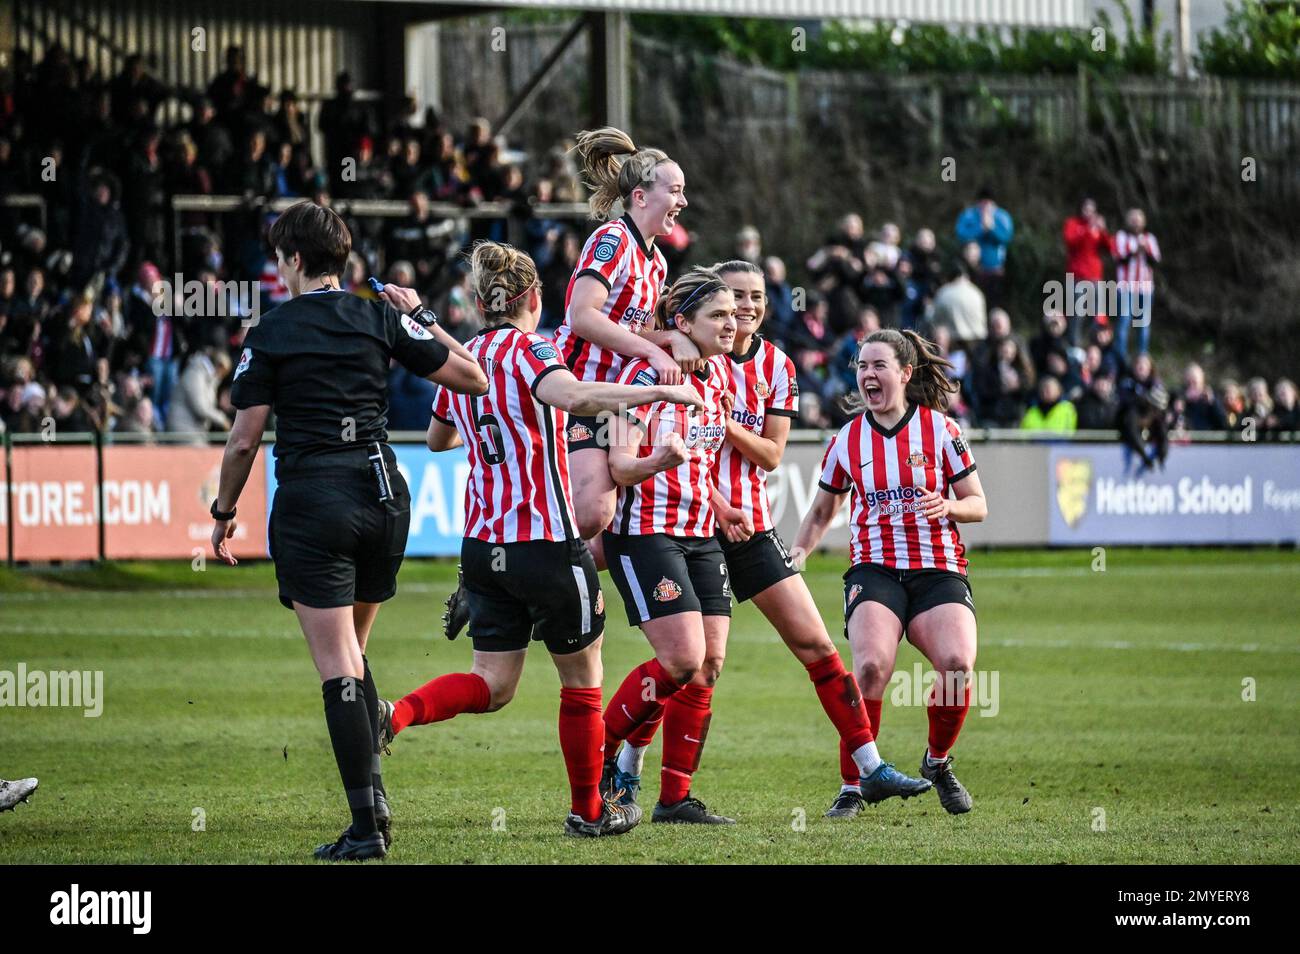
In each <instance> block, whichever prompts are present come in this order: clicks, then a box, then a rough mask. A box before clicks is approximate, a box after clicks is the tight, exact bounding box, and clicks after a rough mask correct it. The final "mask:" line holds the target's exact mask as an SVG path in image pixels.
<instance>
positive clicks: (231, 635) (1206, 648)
mask: <svg viewBox="0 0 1300 954" xmlns="http://www.w3.org/2000/svg"><path fill="white" fill-rule="evenodd" d="M393 635H395V634H389V638H392V636H393ZM611 635H614V637H615V638H616V639H617V638H623V637H625V636H629V635H630V636H631V637H632V638H636V636H637V634H635V633H632V634H626V633H623V634H611ZM0 636H43V637H44V636H56V637H57V636H124V637H134V636H148V637H153V638H160V639H167V638H176V637H179V638H181V639H266V638H278V639H301V638H302V637H301V634H300V633H299V632H298V631H297V629H296V628H294V627H285V628H283V629H193V628H177V629H161V628H155V629H141V628H125V627H113V628H104V627H99V626H89V627H84V628H77V629H72V628H68V627H61V626H22V625H19V626H0ZM401 638H402V639H404V640H405V639H420V638H426V634H420V633H414V634H409V635H404V636H402V637H401ZM427 638H430V639H431V638H432V637H427ZM730 638H731V641H732V642H742V643H779V642H781V638H780V637H779V636H778V635H777V634H776V633H775V632H772V631H770V630H769V631H765V632H763V633H762V634H761V635H757V634H745V635H741V634H736V633H733V634H732V635H731V637H730ZM979 645H980V646H981V647H986V648H987V647H996V648H998V649H1071V650H1073V649H1105V650H1112V651H1117V652H1143V651H1148V652H1178V653H1272V654H1278V655H1297V654H1300V646H1285V645H1276V646H1265V645H1261V644H1259V643H1188V642H1178V643H1140V642H1131V641H1128V640H1114V639H1101V640H1096V641H1089V640H1081V639H1016V638H1010V639H981V640H980V641H979Z"/></svg>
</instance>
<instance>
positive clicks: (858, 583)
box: [844, 563, 975, 636]
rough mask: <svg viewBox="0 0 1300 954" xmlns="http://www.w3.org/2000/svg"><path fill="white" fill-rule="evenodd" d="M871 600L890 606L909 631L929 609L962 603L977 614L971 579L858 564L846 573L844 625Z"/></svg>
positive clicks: (949, 572)
mask: <svg viewBox="0 0 1300 954" xmlns="http://www.w3.org/2000/svg"><path fill="white" fill-rule="evenodd" d="M867 601H871V602H873V603H880V604H882V605H884V606H885V607H887V608H888V609H889V610H891V611H892V612H893V614H894V615H895V616H897V617H898V621H899V622H900V623H902V624H903V629H904V630H906V629H907V626H908V624H909V623H911V622H912V620H913V619H914V618H915V617H917V616H919V615H920V614H921V613H924V612H925V611H926V610H928V609H934V607H936V606H942V605H943V604H944V603H960V604H962V605H963V606H965V607H966V608H967V609H969V610H970V611H971V613H974V612H975V599H974V597H973V596H972V595H971V588H970V580H968V579H967V578H966V576H965V574H962V573H957V572H955V571H953V570H935V569H919V570H897V569H893V568H892V567H886V566H879V565H877V564H875V563H855V564H853V566H851V567H849V570H848V572H847V573H845V574H844V626H845V635H846V636H847V635H848V623H849V617H850V616H852V615H853V611H854V610H855V609H857V607H858V604H859V603H865V602H867Z"/></svg>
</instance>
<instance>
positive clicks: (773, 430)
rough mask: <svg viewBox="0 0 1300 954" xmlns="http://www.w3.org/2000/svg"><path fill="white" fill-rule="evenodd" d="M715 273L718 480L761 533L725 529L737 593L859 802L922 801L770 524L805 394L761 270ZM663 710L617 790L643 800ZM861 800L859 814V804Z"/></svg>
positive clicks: (625, 763) (629, 745)
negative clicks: (773, 480)
mask: <svg viewBox="0 0 1300 954" xmlns="http://www.w3.org/2000/svg"><path fill="white" fill-rule="evenodd" d="M713 270H714V271H715V272H717V274H718V276H719V277H720V278H721V279H722V280H723V281H724V282H726V283H727V285H728V287H730V289H731V293H732V296H733V297H734V299H735V302H736V337H735V340H734V341H733V342H732V346H731V354H730V367H731V379H732V391H731V393H732V401H733V404H732V408H731V416H730V417H729V418H727V422H726V423H727V439H726V443H724V444H723V445H722V449H721V450H720V451H719V457H718V479H717V483H718V487H719V490H720V491H721V492H722V493H723V494H724V495H729V499H728V501H727V502H728V504H729V505H730V506H732V507H734V508H737V509H739V510H741V511H743V512H744V513H745V514H746V516H748V518H749V520H750V522H751V523H752V524H753V528H754V535H753V536H752V537H750V538H749V539H748V540H745V541H742V542H736V543H733V542H732V541H731V540H729V539H728V538H727V537H726V536H725V535H724V534H723V533H721V531H719V533H718V543H719V544H720V545H721V547H722V552H723V555H724V556H725V557H726V561H727V575H728V576H729V577H730V579H731V590H732V592H733V593H734V594H735V597H736V599H737V600H739V601H740V602H742V603H743V602H744V601H745V600H749V599H752V600H753V601H754V605H755V606H757V607H758V609H759V611H760V612H762V614H763V615H764V616H765V617H767V620H768V622H770V623H771V624H772V626H773V627H775V629H776V631H777V632H778V633H779V634H780V635H781V639H783V640H784V641H785V644H786V646H788V647H789V649H790V651H791V652H792V653H794V655H795V658H796V659H798V660H799V661H800V662H801V663H803V665H804V668H805V669H807V670H808V676H809V678H810V679H811V680H812V682H813V685H814V686H815V687H816V690H817V696H818V698H819V699H820V700H821V704H822V708H824V709H825V710H826V715H827V716H828V717H829V718H830V720H831V722H832V723H833V724H834V726H835V728H836V730H837V731H838V732H839V735H840V741H841V744H842V745H843V747H844V749H845V751H847V752H848V753H849V755H850V758H851V759H852V762H853V766H854V780H855V781H857V780H858V778H859V777H860V778H861V782H860V785H861V788H860V792H861V799H865V801H867V802H869V803H875V802H879V801H882V800H884V799H886V798H888V797H890V796H891V795H899V796H901V797H903V798H908V797H910V796H912V795H918V794H920V793H921V792H924V791H927V790H929V788H930V783H929V782H927V781H924V780H922V779H914V778H909V777H908V776H906V775H904V774H902V773H901V772H898V771H897V770H895V769H894V767H893V766H892V765H890V764H889V763H887V762H884V761H882V760H881V758H880V755H879V753H878V752H877V751H876V743H875V737H874V736H873V735H872V729H871V723H870V721H868V719H867V715H866V712H865V710H864V708H863V707H862V705H861V704H860V703H861V695H860V693H859V692H858V684H857V681H856V680H855V679H854V678H853V676H852V674H850V673H849V672H847V671H845V669H844V663H843V662H842V661H841V660H840V654H839V653H838V652H837V651H836V649H835V644H834V643H832V642H831V638H830V635H829V634H828V633H827V632H826V626H825V625H824V624H823V623H822V619H821V614H820V613H819V612H818V610H817V604H816V603H814V602H813V598H812V594H811V593H810V592H809V591H808V586H807V584H805V583H804V581H803V577H801V576H800V575H799V572H798V571H797V570H795V569H794V567H793V566H792V565H791V562H790V555H789V553H788V552H787V551H786V548H785V543H784V542H783V541H782V540H781V538H780V536H779V535H778V534H777V532H776V529H775V526H774V524H773V521H772V512H771V508H770V506H769V504H768V498H767V474H768V472H769V471H771V470H775V469H776V466H777V464H779V463H780V462H781V456H782V455H783V454H784V453H785V442H786V438H787V437H788V436H789V434H790V421H791V419H792V418H794V417H796V416H797V414H798V411H797V406H798V401H799V388H798V385H797V384H796V383H795V369H794V363H793V362H792V361H791V360H790V359H789V358H788V357H786V356H785V354H784V353H783V352H782V351H781V350H780V349H779V348H777V347H776V346H775V345H773V344H771V343H770V342H768V341H766V340H764V339H763V338H762V337H761V336H760V335H759V334H758V330H759V327H760V326H761V325H762V323H763V317H764V313H765V311H766V292H765V288H764V283H763V272H762V270H761V269H760V268H758V267H757V266H756V265H753V264H751V263H749V262H746V261H740V260H737V261H732V262H723V263H722V264H720V265H715V266H713ZM724 648H725V647H723V646H721V645H719V647H718V652H717V654H716V655H713V654H710V657H709V659H708V661H707V662H706V667H711V668H710V672H709V675H710V676H711V677H712V678H713V679H717V677H718V674H719V670H720V668H721V666H722V661H723V655H722V649H724ZM673 698H677V697H673ZM669 704H670V705H672V703H669ZM663 711H664V710H663V708H661V709H660V711H659V712H657V713H655V714H653V715H652V716H651V717H650V718H648V719H647V720H646V721H645V722H643V723H642V724H641V726H640V727H639V728H637V729H636V731H634V732H633V733H632V734H631V735H630V736H629V737H628V738H627V740H626V743H625V744H624V745H623V748H622V749H621V750H620V751H619V753H618V766H617V769H616V770H615V772H614V778H613V785H612V787H613V788H614V789H621V790H623V791H624V792H625V793H630V794H631V795H632V797H633V798H634V797H635V793H636V791H637V790H638V789H639V788H640V785H641V763H642V760H643V759H644V755H645V750H646V747H647V746H648V745H649V744H650V742H651V740H652V739H653V738H654V734H655V730H656V729H658V727H659V723H660V721H661V720H662V717H663ZM856 804H857V806H858V807H859V808H860V807H861V800H859V801H858V802H857V803H856ZM841 814H842V813H834V814H832V815H831V817H840V815H841ZM853 814H856V811H854V812H853Z"/></svg>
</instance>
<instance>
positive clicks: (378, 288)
mask: <svg viewBox="0 0 1300 954" xmlns="http://www.w3.org/2000/svg"><path fill="white" fill-rule="evenodd" d="M366 281H367V282H368V283H369V285H370V290H371V291H373V292H374V293H375V294H376V295H379V294H382V293H383V290H384V283H383V282H381V281H380V280H379V279H378V278H375V276H374V275H371V276H370V277H369V278H367V279H366Z"/></svg>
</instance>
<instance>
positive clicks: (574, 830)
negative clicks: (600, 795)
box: [564, 798, 642, 838]
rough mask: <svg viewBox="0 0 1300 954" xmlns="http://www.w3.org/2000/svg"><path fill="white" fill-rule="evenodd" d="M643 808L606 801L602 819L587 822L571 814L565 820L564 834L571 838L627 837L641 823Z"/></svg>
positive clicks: (579, 816)
mask: <svg viewBox="0 0 1300 954" xmlns="http://www.w3.org/2000/svg"><path fill="white" fill-rule="evenodd" d="M641 818H642V812H641V806H640V805H638V804H636V803H635V802H633V803H632V804H630V805H620V804H619V803H617V802H615V801H613V800H612V799H608V798H607V799H605V801H604V806H603V808H602V809H601V813H600V818H598V819H597V820H596V821H590V822H589V821H586V820H585V819H584V818H583V817H582V816H581V815H578V814H576V813H574V812H569V817H568V818H566V819H564V833H565V834H566V835H568V836H569V837H570V838H601V837H603V836H605V835H626V834H627V833H628V832H630V831H631V830H632V829H633V828H635V827H636V826H637V825H639V824H640V823H641Z"/></svg>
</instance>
